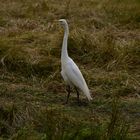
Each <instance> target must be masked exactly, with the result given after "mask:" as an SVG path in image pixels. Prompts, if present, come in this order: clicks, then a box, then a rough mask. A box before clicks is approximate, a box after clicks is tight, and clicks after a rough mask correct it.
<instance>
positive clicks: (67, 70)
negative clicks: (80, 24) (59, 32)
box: [59, 19, 92, 103]
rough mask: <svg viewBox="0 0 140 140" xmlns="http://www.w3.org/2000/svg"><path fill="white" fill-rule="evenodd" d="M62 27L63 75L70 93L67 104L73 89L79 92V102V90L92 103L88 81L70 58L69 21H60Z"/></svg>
mask: <svg viewBox="0 0 140 140" xmlns="http://www.w3.org/2000/svg"><path fill="white" fill-rule="evenodd" d="M59 22H60V25H62V27H63V28H64V37H63V43H62V51H61V69H62V70H61V75H62V77H63V79H64V81H65V82H66V91H67V93H68V95H67V100H66V103H68V99H69V96H70V92H71V87H74V88H75V90H76V92H77V99H78V102H79V90H80V91H82V92H83V93H84V95H85V96H86V97H87V99H88V100H89V101H90V100H92V97H91V95H90V92H89V88H88V86H87V84H86V81H85V79H84V77H83V75H82V73H81V71H80V70H79V68H78V66H77V65H76V64H75V63H74V61H73V60H72V59H71V58H70V57H69V55H68V50H67V42H68V35H69V27H68V24H67V21H66V20H65V19H60V20H59Z"/></svg>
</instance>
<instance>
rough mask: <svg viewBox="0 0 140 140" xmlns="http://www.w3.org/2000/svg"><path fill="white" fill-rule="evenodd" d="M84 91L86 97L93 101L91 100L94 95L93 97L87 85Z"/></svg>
mask: <svg viewBox="0 0 140 140" xmlns="http://www.w3.org/2000/svg"><path fill="white" fill-rule="evenodd" d="M83 92H84V94H85V95H86V97H87V98H88V100H89V101H91V100H92V97H91V95H90V91H89V89H88V87H87V85H85V86H84V88H83Z"/></svg>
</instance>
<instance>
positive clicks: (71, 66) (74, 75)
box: [65, 59, 86, 89]
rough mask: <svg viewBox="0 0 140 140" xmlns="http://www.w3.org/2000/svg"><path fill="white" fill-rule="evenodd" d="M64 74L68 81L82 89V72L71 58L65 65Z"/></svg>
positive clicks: (83, 80) (83, 82)
mask: <svg viewBox="0 0 140 140" xmlns="http://www.w3.org/2000/svg"><path fill="white" fill-rule="evenodd" d="M65 74H66V76H67V78H68V79H69V81H70V82H71V83H72V84H73V85H75V86H76V87H78V88H80V89H82V87H83V86H85V84H86V82H85V79H84V78H83V75H82V73H81V72H80V70H79V68H78V67H77V65H76V64H75V63H74V61H73V60H72V59H71V60H70V61H69V62H68V63H67V65H66V67H65Z"/></svg>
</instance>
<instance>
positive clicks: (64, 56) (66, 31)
mask: <svg viewBox="0 0 140 140" xmlns="http://www.w3.org/2000/svg"><path fill="white" fill-rule="evenodd" d="M68 34H69V28H68V25H66V26H65V27H64V37H63V43H62V52H61V61H64V60H66V59H67V58H68V50H67V44H68Z"/></svg>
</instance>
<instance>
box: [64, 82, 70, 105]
mask: <svg viewBox="0 0 140 140" xmlns="http://www.w3.org/2000/svg"><path fill="white" fill-rule="evenodd" d="M66 91H67V93H68V94H67V100H66V102H65V104H67V103H68V100H69V97H70V92H71V89H70V86H69V85H67V86H66Z"/></svg>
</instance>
